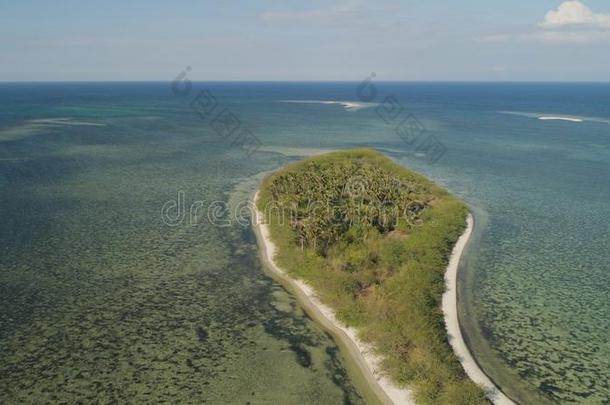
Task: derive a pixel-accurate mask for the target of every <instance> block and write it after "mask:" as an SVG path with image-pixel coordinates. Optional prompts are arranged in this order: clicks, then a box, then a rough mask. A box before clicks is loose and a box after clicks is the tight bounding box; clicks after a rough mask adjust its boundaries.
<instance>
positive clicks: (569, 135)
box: [0, 83, 610, 404]
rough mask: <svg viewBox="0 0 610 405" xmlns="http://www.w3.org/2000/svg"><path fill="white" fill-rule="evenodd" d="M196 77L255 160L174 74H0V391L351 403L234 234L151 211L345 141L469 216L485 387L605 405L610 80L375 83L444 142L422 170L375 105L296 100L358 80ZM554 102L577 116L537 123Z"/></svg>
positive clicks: (325, 355)
mask: <svg viewBox="0 0 610 405" xmlns="http://www.w3.org/2000/svg"><path fill="white" fill-rule="evenodd" d="M206 86H208V85H207V84H204V83H198V84H195V87H196V88H203V87H206ZM208 87H210V89H211V90H212V91H213V93H214V95H215V96H216V98H217V100H218V102H219V104H220V105H221V106H222V107H223V108H225V107H227V108H229V109H230V110H231V111H232V112H234V113H235V114H236V115H237V116H238V117H239V119H240V120H241V122H242V123H243V125H244V126H246V127H247V128H248V129H250V130H251V131H252V132H253V133H255V134H256V136H258V138H259V139H260V141H261V143H262V147H261V148H260V149H259V150H258V151H256V152H255V153H253V154H252V155H251V156H246V155H244V153H243V151H241V150H240V148H239V147H235V146H234V145H231V142H230V140H229V139H227V137H225V136H222V135H219V134H218V133H217V132H216V131H214V130H213V128H211V127H210V125H209V122H207V121H205V120H203V119H202V118H201V117H200V116H198V115H197V114H195V113H194V112H193V111H192V110H191V109H190V108H189V101H190V100H189V98H188V97H183V98H180V97H176V96H175V95H173V94H172V92H171V90H170V85H169V84H168V83H140V84H130V83H98V84H93V83H81V84H70V83H58V84H44V83H42V84H41V83H30V84H28V83H23V84H10V83H4V84H0V101H1V105H2V108H1V109H0V218H1V226H0V306H1V308H2V311H1V312H0V403H10V404H12V403H41V402H42V403H44V402H62V401H63V402H66V403H76V402H79V401H80V402H85V403H86V402H92V401H93V399H98V401H99V402H103V403H105V402H140V403H141V402H145V403H146V402H162V401H165V402H172V403H203V402H207V403H247V402H250V403H295V404H296V403H298V404H302V403H310V404H327V403H328V404H336V403H361V402H363V401H364V400H363V399H362V398H364V397H366V396H365V393H363V392H362V389H361V387H360V386H359V385H358V387H356V385H357V384H356V383H355V381H357V380H355V379H354V377H353V376H352V374H350V373H349V372H348V370H351V367H348V365H349V360H347V359H344V358H343V357H342V355H341V354H340V353H339V352H338V349H337V346H336V345H335V344H334V343H333V340H332V339H331V338H330V337H329V336H328V335H327V334H326V333H324V332H323V331H321V330H320V329H319V328H318V327H317V326H316V325H315V324H314V323H312V322H311V321H310V320H309V319H308V318H307V317H306V316H305V315H304V314H303V313H302V311H301V310H300V309H299V308H298V305H296V303H295V302H294V300H293V299H292V298H291V297H290V295H288V294H286V293H285V292H284V290H283V289H281V288H280V286H279V285H278V284H276V283H275V282H273V281H272V280H271V279H270V278H269V277H267V276H266V275H265V274H264V272H263V269H262V268H261V265H260V263H259V259H258V256H257V248H256V244H255V240H254V237H253V234H252V232H251V230H250V228H249V227H248V226H241V225H239V224H238V223H233V224H232V225H231V226H227V227H220V226H217V225H218V224H216V226H214V225H212V224H211V223H210V221H209V220H207V217H206V215H204V214H205V211H204V212H197V213H196V214H197V215H195V217H194V218H195V220H194V221H190V216H187V218H188V220H184V221H181V222H180V223H178V224H176V226H168V225H167V224H165V223H164V222H163V219H162V215H161V213H162V207H163V206H164V204H166V203H167V202H168V201H176V200H177V199H178V195H180V193H183V195H184V196H185V207H187V208H188V207H192V206H197V202H199V201H201V202H203V203H204V205H205V204H209V203H210V202H213V201H221V202H227V201H230V200H233V201H235V200H237V201H239V200H241V199H243V198H245V196H249V195H250V193H251V192H252V191H253V190H254V188H255V185H256V182H257V180H258V179H260V177H261V176H262V175H263V173H265V172H268V171H270V170H274V169H276V168H278V167H280V166H282V165H284V164H285V163H287V162H289V161H291V160H293V159H296V158H297V157H296V156H293V155H298V154H304V153H310V152H314V151H316V150H319V149H324V148H347V147H356V146H357V147H361V146H368V147H374V148H377V149H378V150H380V151H382V152H385V153H387V154H388V155H389V156H390V157H392V158H393V159H395V160H396V161H398V162H400V163H402V164H405V165H407V166H409V167H410V168H412V169H414V170H416V171H418V172H421V173H422V174H424V175H426V176H428V177H429V178H431V179H433V180H434V181H436V182H437V183H439V184H441V185H442V186H444V187H446V188H447V189H448V190H450V191H451V192H452V193H454V194H456V195H457V196H459V197H460V198H461V199H463V200H464V201H465V202H466V203H467V204H468V205H469V206H470V207H471V208H472V209H473V211H474V216H475V220H476V223H477V227H476V232H475V240H474V241H473V243H471V245H470V246H469V249H468V252H467V254H466V257H465V260H464V263H463V264H464V265H463V267H462V269H461V271H460V275H461V280H460V288H461V294H460V300H461V301H460V314H461V318H462V322H463V325H464V332H465V335H466V337H467V339H468V341H469V343H470V346H471V349H472V351H473V354H474V356H475V357H476V359H477V360H478V361H479V363H480V364H481V366H482V367H483V369H484V370H485V371H486V372H487V373H488V374H489V375H490V376H491V377H492V378H493V379H494V381H496V382H497V383H498V384H499V385H500V386H501V387H502V388H503V389H504V390H505V391H506V392H507V393H508V394H509V395H511V396H513V397H515V398H517V399H519V400H520V401H521V402H522V403H527V404H530V403H532V404H538V403H545V402H554V403H584V404H606V403H609V401H610V374H609V373H610V339H608V336H610V305H609V302H610V301H609V299H608V296H609V292H610V267H609V263H610V249H609V247H610V245H609V244H608V234H609V233H610V232H609V231H610V226H609V221H608V218H610V204H609V203H608V202H609V201H610V126H609V125H608V123H609V122H610V97H609V95H610V87H609V86H608V85H605V84H518V83H515V84H476V83H464V84H447V83H421V84H415V83H385V84H379V86H378V90H379V92H378V94H379V96H378V99H377V100H376V102H380V101H382V100H383V97H385V96H386V95H389V94H393V95H395V96H396V97H397V99H398V100H400V102H401V103H402V106H403V107H404V109H405V111H406V112H408V113H412V114H414V115H415V116H416V117H417V118H418V120H419V121H420V122H421V123H422V124H423V125H424V126H425V128H426V130H427V133H430V134H433V135H434V136H435V137H436V138H437V139H438V140H440V141H441V142H442V143H443V145H444V146H445V147H446V153H445V154H444V156H442V158H441V159H440V160H438V161H436V162H429V161H426V159H425V158H423V159H422V157H421V156H419V155H420V154H418V153H417V151H416V150H415V151H414V150H413V148H412V147H411V146H410V145H408V144H406V143H405V142H404V140H402V139H401V138H400V137H399V136H397V134H396V133H395V131H394V130H393V127H392V125H388V123H387V122H385V121H384V120H383V119H382V117H380V116H379V114H377V113H376V108H375V107H370V108H364V109H361V110H354V111H347V110H345V109H344V108H343V107H342V106H341V105H337V104H331V105H329V104H320V103H315V102H312V101H315V100H348V101H356V100H357V94H356V93H357V92H356V88H357V83H215V84H210V85H209V86H208ZM297 99H300V100H305V101H307V102H306V103H294V102H293V103H285V102H283V101H286V100H297ZM503 111H511V112H512V113H511V114H506V113H503ZM562 114H563V115H571V116H579V117H581V118H583V122H581V123H573V122H572V123H570V122H557V121H556V122H552V121H541V120H538V119H536V118H537V116H539V115H562ZM40 120H44V121H40Z"/></svg>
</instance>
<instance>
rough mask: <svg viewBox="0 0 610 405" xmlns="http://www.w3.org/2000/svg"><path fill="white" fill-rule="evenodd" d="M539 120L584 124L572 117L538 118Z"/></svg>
mask: <svg viewBox="0 0 610 405" xmlns="http://www.w3.org/2000/svg"><path fill="white" fill-rule="evenodd" d="M538 119H539V120H542V121H569V122H583V120H582V119H580V118H571V117H538Z"/></svg>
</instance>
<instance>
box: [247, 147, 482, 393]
mask: <svg viewBox="0 0 610 405" xmlns="http://www.w3.org/2000/svg"><path fill="white" fill-rule="evenodd" d="M257 204H258V208H259V210H261V211H263V212H264V214H265V218H266V220H267V222H268V224H269V227H270V233H271V237H272V239H273V240H274V242H275V243H276V244H277V245H278V248H279V249H278V250H279V251H278V253H277V257H276V260H277V262H278V264H279V265H280V266H281V267H283V268H284V269H286V271H288V272H289V273H290V274H292V275H293V276H295V277H299V278H302V279H304V280H305V281H307V282H308V283H309V284H311V285H312V286H313V287H314V288H315V289H316V290H317V292H318V293H319V294H320V297H321V299H322V300H323V301H324V302H325V303H327V304H328V305H330V306H331V307H333V308H334V309H335V311H336V312H337V316H338V317H339V319H341V320H342V321H343V322H345V323H346V324H348V325H351V326H355V327H356V328H358V330H359V332H360V334H361V336H362V337H363V338H364V339H366V340H368V341H370V342H372V343H373V344H374V345H375V347H377V348H378V350H379V352H380V354H382V355H383V358H384V362H383V367H384V369H385V370H386V372H387V373H388V374H389V375H390V376H391V377H392V378H393V379H394V380H396V381H397V382H399V383H400V384H404V385H408V386H409V387H410V388H412V389H413V390H414V392H415V395H416V400H417V401H418V403H422V404H439V403H440V404H469V405H470V404H478V403H487V400H486V399H485V396H484V393H483V391H482V390H481V388H479V387H478V386H476V385H475V384H474V383H472V382H471V381H470V380H469V379H468V378H467V377H466V376H465V374H464V372H463V370H462V368H461V365H460V364H459V362H458V360H457V359H456V358H455V355H454V354H453V351H452V350H451V347H450V346H449V343H448V341H447V336H446V332H445V328H444V321H443V315H442V311H441V308H440V306H441V298H442V293H443V291H444V271H445V268H446V266H447V263H448V260H449V255H450V254H451V251H452V248H453V245H454V244H455V242H456V241H457V239H458V238H459V236H460V234H461V232H462V231H463V229H464V227H465V216H466V214H467V211H466V208H465V207H464V205H463V204H462V203H461V202H460V201H459V200H457V199H455V198H454V197H452V196H451V195H449V194H448V193H447V192H446V191H444V190H442V189H441V188H439V187H437V186H436V185H434V184H433V183H431V182H430V181H428V180H426V179H425V178H423V177H422V176H419V175H417V174H415V173H413V172H411V171H409V170H407V169H405V168H403V167H401V166H399V165H397V164H395V163H393V162H392V161H391V160H389V159H388V158H386V157H384V156H383V155H381V154H379V153H377V152H374V151H372V150H367V149H356V150H349V151H344V152H335V153H330V154H328V155H324V156H319V157H315V158H311V159H307V160H305V161H302V162H298V163H296V164H293V165H289V166H288V167H286V168H284V169H283V170H281V171H279V172H278V173H276V174H274V175H272V176H270V177H269V178H267V179H266V180H265V182H264V183H263V186H262V187H261V194H260V198H259V200H258V203H257Z"/></svg>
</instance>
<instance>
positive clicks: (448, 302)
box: [254, 191, 514, 405]
mask: <svg viewBox="0 0 610 405" xmlns="http://www.w3.org/2000/svg"><path fill="white" fill-rule="evenodd" d="M258 194H259V192H258V191H257V192H256V194H255V196H254V201H255V204H256V202H257V201H258ZM473 227H474V221H473V219H472V216H471V215H470V214H469V215H468V219H467V228H466V230H465V231H464V233H463V234H462V235H461V236H460V238H459V239H458V241H457V243H456V244H455V246H454V248H453V251H452V253H451V258H450V260H449V265H448V267H447V271H446V273H445V283H446V285H447V290H446V292H445V293H444V294H443V313H444V316H445V325H446V328H447V333H448V335H449V341H450V343H451V346H452V348H453V350H454V352H455V353H456V355H457V357H458V358H459V360H460V362H461V363H462V366H463V367H464V369H465V371H466V374H467V375H468V376H469V377H470V378H471V379H472V380H473V381H475V382H476V383H478V384H479V385H481V386H483V387H484V388H485V390H486V392H488V396H489V397H490V399H491V400H492V401H493V402H494V403H496V404H501V405H508V404H514V403H513V402H512V401H511V400H510V399H508V398H507V397H506V396H505V395H504V394H503V393H502V392H500V391H499V390H498V388H497V387H496V386H495V385H494V384H493V383H492V382H491V380H490V379H489V378H488V377H487V375H486V374H485V373H483V371H482V370H481V369H480V368H479V366H478V365H477V363H476V362H475V361H474V358H473V357H472V355H471V354H470V351H469V350H468V347H467V346H466V343H465V342H464V339H463V337H462V334H461V331H460V327H459V322H458V317H457V292H456V286H457V269H458V265H459V262H460V258H461V256H462V253H463V251H464V248H465V247H466V244H467V243H468V240H469V239H470V236H471V234H472V230H473ZM255 230H256V234H257V239H258V240H259V243H260V244H262V247H263V249H262V252H261V253H262V256H263V259H264V261H265V262H266V264H267V265H268V267H269V270H271V271H272V272H273V273H274V274H275V275H276V276H277V277H279V278H281V279H282V280H283V281H284V282H286V283H287V284H288V285H290V286H291V287H292V289H293V290H294V292H295V293H296V294H297V296H298V297H299V298H300V299H301V301H302V302H303V303H304V304H305V306H306V307H307V308H306V309H309V310H310V311H311V312H312V313H313V314H314V315H315V316H314V318H316V320H317V321H319V322H320V323H321V324H322V325H323V326H324V327H326V328H327V329H329V330H331V331H332V332H333V334H334V335H336V336H337V337H339V338H340V339H341V340H342V341H343V343H344V344H345V345H346V347H347V348H348V350H349V352H350V354H351V355H352V357H353V358H354V360H355V361H356V363H357V364H358V366H359V368H360V369H361V371H362V373H363V375H364V377H365V378H366V380H367V382H368V383H369V385H370V386H371V388H372V390H373V391H374V392H375V393H376V395H377V397H378V398H379V399H381V401H382V402H383V403H386V404H396V405H415V400H414V399H413V393H412V392H411V391H410V390H409V389H406V388H402V387H399V386H397V385H396V384H395V383H394V382H393V381H391V380H390V379H389V378H387V377H385V376H383V375H382V374H381V372H380V367H379V364H380V361H381V358H380V356H378V355H376V354H375V353H374V351H373V349H372V347H371V345H369V344H367V343H365V342H363V341H362V340H361V339H359V338H358V336H357V331H356V329H354V328H351V327H347V326H345V325H343V323H342V322H340V321H339V320H337V318H336V317H335V314H334V311H333V310H332V309H331V308H330V307H328V306H327V305H325V304H323V303H322V302H321V301H320V300H319V298H318V297H317V295H316V293H315V291H314V290H313V288H311V287H310V286H309V285H307V284H306V283H304V282H303V281H301V280H297V279H294V278H292V277H290V276H289V275H287V274H286V273H285V272H284V271H283V270H282V269H280V268H279V267H278V266H277V264H276V263H275V261H274V260H273V258H274V256H275V252H276V246H275V244H274V243H273V242H272V241H271V239H270V237H269V228H268V226H267V224H266V223H265V222H264V220H263V215H262V213H261V212H259V210H258V209H256V218H255Z"/></svg>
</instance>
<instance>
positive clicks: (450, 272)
mask: <svg viewBox="0 0 610 405" xmlns="http://www.w3.org/2000/svg"><path fill="white" fill-rule="evenodd" d="M466 222H467V226H466V230H465V231H464V233H463V234H462V236H460V238H459V239H458V241H457V243H456V244H455V246H454V247H453V252H452V253H451V258H450V259H449V265H448V266H447V271H445V293H444V294H443V314H444V315H445V328H446V329H447V335H448V336H449V343H450V344H451V347H452V348H453V352H454V353H455V355H456V356H457V357H458V359H459V360H460V363H461V364H462V367H464V371H466V374H467V375H468V377H470V379H471V380H472V381H474V382H475V383H477V384H479V385H480V386H482V387H483V388H484V389H485V391H486V393H487V396H488V397H489V399H490V400H491V401H492V402H493V403H494V404H498V405H511V404H512V405H514V402H513V401H511V400H510V399H509V398H508V397H507V396H506V395H504V394H503V393H502V391H500V390H499V389H498V387H496V386H495V384H494V383H493V382H492V381H491V380H490V379H489V377H488V376H487V375H486V374H485V373H484V372H483V370H481V368H480V367H479V365H478V364H477V363H476V361H475V360H474V357H472V354H471V353H470V350H469V349H468V346H466V342H465V341H464V337H463V336H462V331H461V330H460V323H459V319H458V311H457V275H458V268H459V264H460V259H461V257H462V253H463V252H464V248H465V247H466V245H467V244H468V240H469V239H470V236H471V235H472V231H473V229H474V219H473V217H472V215H471V214H468V218H467V219H466Z"/></svg>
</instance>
